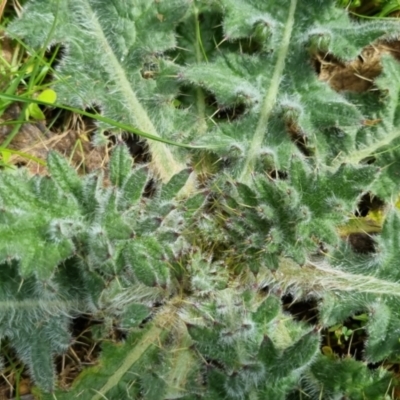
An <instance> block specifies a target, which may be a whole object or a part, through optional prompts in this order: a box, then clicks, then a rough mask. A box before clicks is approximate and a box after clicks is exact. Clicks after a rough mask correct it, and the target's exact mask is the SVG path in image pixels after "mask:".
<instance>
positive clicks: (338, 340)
mask: <svg viewBox="0 0 400 400" xmlns="http://www.w3.org/2000/svg"><path fill="white" fill-rule="evenodd" d="M355 317H356V316H355ZM321 334H322V342H321V348H322V349H323V351H324V348H326V347H328V348H330V349H331V350H332V354H333V355H334V357H338V358H344V357H352V358H354V359H355V360H357V361H363V352H364V347H365V341H366V340H367V333H366V331H365V329H363V322H362V321H360V320H358V319H355V318H352V317H350V318H347V319H346V320H345V321H344V322H343V323H342V324H337V325H335V326H333V327H330V328H325V329H323V330H322V332H321ZM325 352H326V351H325Z"/></svg>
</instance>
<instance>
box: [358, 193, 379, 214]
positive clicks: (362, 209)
mask: <svg viewBox="0 0 400 400" xmlns="http://www.w3.org/2000/svg"><path fill="white" fill-rule="evenodd" d="M384 206H385V202H384V201H383V200H381V199H380V198H379V197H378V196H375V195H373V194H372V193H370V192H368V193H365V194H364V195H363V196H362V197H361V200H360V201H359V203H358V205H357V210H356V212H355V216H356V217H365V216H367V215H368V213H369V212H370V211H378V210H381V209H383V207H384Z"/></svg>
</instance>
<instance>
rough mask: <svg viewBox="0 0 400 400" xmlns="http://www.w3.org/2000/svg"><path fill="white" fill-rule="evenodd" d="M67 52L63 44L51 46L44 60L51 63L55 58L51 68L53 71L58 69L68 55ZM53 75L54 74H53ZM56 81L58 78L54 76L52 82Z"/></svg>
mask: <svg viewBox="0 0 400 400" xmlns="http://www.w3.org/2000/svg"><path fill="white" fill-rule="evenodd" d="M66 52H67V50H66V47H65V46H64V45H62V44H55V45H51V46H50V47H49V48H48V49H47V50H46V51H45V53H44V58H45V60H46V61H48V62H49V61H50V60H51V59H52V58H53V57H54V59H53V62H52V63H51V68H52V69H56V68H57V67H58V66H59V65H60V63H61V61H62V59H63V58H64V56H65V54H66ZM52 75H53V74H52ZM53 78H54V79H56V77H53V76H52V80H53Z"/></svg>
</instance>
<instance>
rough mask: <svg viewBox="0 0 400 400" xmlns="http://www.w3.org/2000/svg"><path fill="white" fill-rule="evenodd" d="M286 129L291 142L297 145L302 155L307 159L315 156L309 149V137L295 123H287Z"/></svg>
mask: <svg viewBox="0 0 400 400" xmlns="http://www.w3.org/2000/svg"><path fill="white" fill-rule="evenodd" d="M285 125H286V129H287V131H288V133H289V137H290V140H291V141H292V142H293V143H294V144H295V145H296V147H297V148H298V149H299V150H300V152H301V153H302V154H304V155H305V156H306V157H310V156H312V155H313V152H312V150H311V149H309V148H308V147H307V135H306V134H305V133H304V132H303V131H302V129H301V128H300V127H299V126H298V125H297V123H296V122H295V121H292V120H290V121H286V124H285Z"/></svg>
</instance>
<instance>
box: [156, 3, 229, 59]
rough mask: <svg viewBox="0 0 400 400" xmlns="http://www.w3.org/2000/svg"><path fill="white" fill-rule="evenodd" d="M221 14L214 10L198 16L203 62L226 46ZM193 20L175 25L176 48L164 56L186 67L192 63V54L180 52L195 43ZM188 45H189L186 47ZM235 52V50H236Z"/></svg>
mask: <svg viewBox="0 0 400 400" xmlns="http://www.w3.org/2000/svg"><path fill="white" fill-rule="evenodd" d="M223 17H224V16H223V14H222V13H220V12H217V11H214V10H210V11H207V12H202V13H200V14H199V16H198V21H199V25H200V26H199V28H200V29H199V31H200V32H201V46H202V57H203V58H204V60H203V61H206V59H205V57H204V56H206V57H207V58H211V57H212V56H213V54H214V53H215V52H217V51H219V48H220V46H223V45H226V43H225V42H224V41H223V39H224V34H223V29H222V22H223ZM193 22H194V21H193V20H192V19H190V20H185V21H183V22H181V23H180V24H178V25H177V27H176V30H175V32H176V37H177V40H178V44H177V46H176V47H175V48H174V49H172V50H167V51H166V52H165V53H164V55H165V56H166V57H168V58H170V59H171V60H174V62H175V63H177V64H179V65H187V64H188V63H191V62H193V59H194V56H195V54H194V52H189V51H182V49H187V48H191V47H192V46H193V43H194V42H195V41H197V38H196V37H195V31H194V28H195V26H194V24H193ZM188 43H190V45H188ZM236 50H237V49H236Z"/></svg>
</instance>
